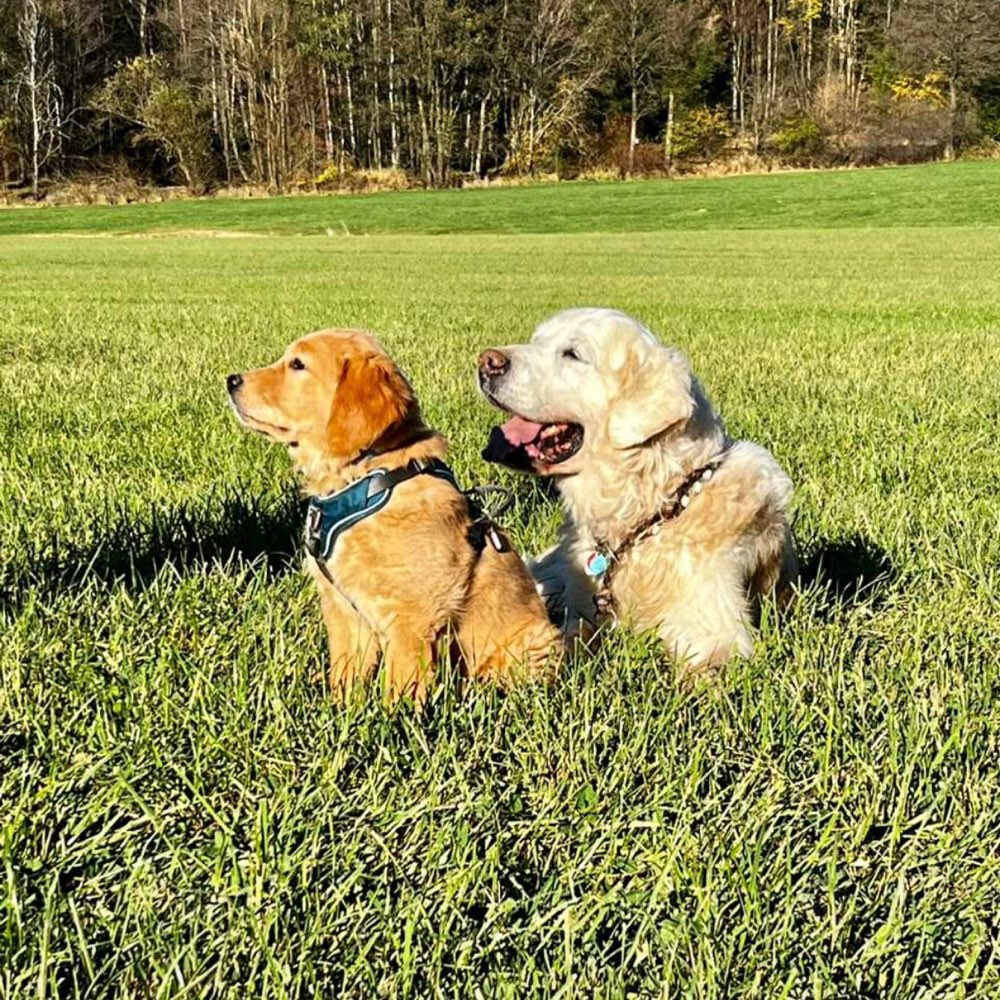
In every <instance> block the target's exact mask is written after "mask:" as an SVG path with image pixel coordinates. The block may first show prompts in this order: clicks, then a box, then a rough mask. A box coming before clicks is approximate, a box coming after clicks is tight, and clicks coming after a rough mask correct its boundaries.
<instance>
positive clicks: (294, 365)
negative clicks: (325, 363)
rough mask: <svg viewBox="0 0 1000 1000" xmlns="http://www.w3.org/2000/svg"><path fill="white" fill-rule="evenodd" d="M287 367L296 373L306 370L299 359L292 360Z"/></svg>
mask: <svg viewBox="0 0 1000 1000" xmlns="http://www.w3.org/2000/svg"><path fill="white" fill-rule="evenodd" d="M288 367H289V368H291V369H292V370H293V371H297V372H304V371H305V370H306V366H305V364H303V362H302V359H301V358H292V360H291V361H289V362H288Z"/></svg>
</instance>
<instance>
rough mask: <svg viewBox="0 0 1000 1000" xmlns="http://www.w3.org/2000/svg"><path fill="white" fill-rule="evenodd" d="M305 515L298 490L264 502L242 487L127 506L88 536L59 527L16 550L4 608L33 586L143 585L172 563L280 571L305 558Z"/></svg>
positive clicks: (49, 592) (46, 590)
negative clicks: (210, 496) (78, 537)
mask: <svg viewBox="0 0 1000 1000" xmlns="http://www.w3.org/2000/svg"><path fill="white" fill-rule="evenodd" d="M304 516H305V515H304V509H303V503H302V501H301V500H300V498H299V497H298V496H294V495H292V496H286V497H283V498H281V500H280V501H278V502H274V501H270V502H264V501H263V500H262V499H261V498H256V497H253V496H242V495H240V496H228V497H225V498H223V499H222V500H219V501H215V502H211V501H209V502H206V503H203V504H200V505H194V504H191V505H180V506H176V507H168V508H164V507H159V506H156V507H153V508H152V509H151V510H150V511H148V512H146V513H145V514H143V515H142V516H141V517H140V516H138V515H130V514H127V513H123V514H121V515H119V517H118V518H117V520H115V521H114V522H113V523H112V524H111V526H110V527H104V528H103V529H102V530H101V531H100V532H96V531H95V532H87V536H88V540H87V541H86V542H82V543H81V542H77V541H75V540H73V539H72V538H69V539H66V538H64V537H62V536H60V535H59V534H58V532H54V533H53V536H52V538H51V539H50V540H49V541H48V542H47V543H46V544H45V545H44V546H41V547H39V549H38V550H37V551H35V550H33V549H32V547H31V546H30V545H27V544H26V545H25V546H24V548H23V549H22V550H21V551H19V552H17V553H16V554H15V557H14V559H13V560H12V564H9V565H8V568H7V572H6V574H5V578H2V577H0V612H8V611H9V612H16V611H17V610H18V609H19V608H20V607H22V606H23V604H24V601H25V600H26V599H27V597H28V595H29V593H33V594H34V595H35V596H36V597H43V598H49V597H54V596H58V595H59V594H60V593H65V592H66V591H67V590H69V589H71V588H73V587H77V586H84V585H87V584H89V583H92V582H95V581H96V582H97V583H99V584H101V585H103V586H107V587H112V586H122V587H124V588H125V589H126V590H128V591H129V592H139V591H142V590H145V589H146V588H147V587H148V586H149V585H150V584H151V583H152V582H153V580H154V579H155V578H156V577H157V575H158V574H159V573H160V572H161V571H162V570H164V569H165V568H167V567H171V568H172V569H173V570H174V571H175V572H177V573H179V574H182V575H183V574H188V573H191V572H197V571H200V570H204V569H206V568H208V567H211V566H218V565H226V566H236V567H240V566H247V565H250V564H254V565H255V566H256V568H258V569H259V570H262V571H263V572H265V573H267V574H268V575H269V576H271V577H278V576H282V575H283V574H285V573H287V572H289V570H292V569H294V568H296V567H297V566H298V564H299V558H298V549H299V546H300V541H301V536H302V525H303V522H304Z"/></svg>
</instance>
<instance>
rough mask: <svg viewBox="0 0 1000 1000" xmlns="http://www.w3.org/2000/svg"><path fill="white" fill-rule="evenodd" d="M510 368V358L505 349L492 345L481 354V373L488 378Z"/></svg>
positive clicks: (501, 373) (494, 376)
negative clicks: (500, 349) (497, 348)
mask: <svg viewBox="0 0 1000 1000" xmlns="http://www.w3.org/2000/svg"><path fill="white" fill-rule="evenodd" d="M508 368H510V358H508V357H507V355H506V354H504V352H503V351H498V350H496V348H493V347H491V348H490V349H489V350H488V351H483V353H482V354H480V355H479V374H480V375H483V376H486V377H487V378H496V377H497V376H498V375H503V373H504V372H505V371H507V369H508Z"/></svg>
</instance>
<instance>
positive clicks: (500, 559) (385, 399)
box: [226, 330, 561, 704]
mask: <svg viewBox="0 0 1000 1000" xmlns="http://www.w3.org/2000/svg"><path fill="white" fill-rule="evenodd" d="M226 382H227V388H228V390H229V397H230V401H231V402H232V405H233V408H234V409H235V411H236V414H237V416H238V417H239V420H240V421H241V422H242V423H243V424H244V425H245V426H246V427H249V428H251V429H253V430H256V431H260V432H261V433H263V434H265V435H266V436H267V437H268V438H270V439H272V440H274V441H277V442H280V443H281V444H284V445H286V446H287V448H288V452H289V455H290V457H291V459H292V463H293V464H294V466H295V468H296V469H297V471H298V472H299V473H300V475H301V477H302V480H303V482H304V485H305V490H306V493H307V494H308V496H309V498H310V504H309V518H308V522H307V530H306V543H307V545H306V547H307V550H308V552H309V555H308V556H307V565H308V569H309V572H310V574H311V575H312V577H313V579H314V580H315V581H316V585H317V586H318V588H319V593H320V600H321V603H322V609H323V618H324V620H325V623H326V628H327V632H328V634H329V646H330V671H329V679H330V686H331V688H332V690H333V692H334V693H335V694H336V695H339V696H343V695H345V694H346V693H347V692H348V691H349V689H350V688H351V687H352V686H353V685H354V684H355V683H356V682H364V681H365V680H367V679H368V678H369V677H370V676H371V675H372V674H373V673H374V672H375V669H376V667H377V665H378V660H379V657H380V656H381V658H382V660H383V661H384V667H385V693H386V696H387V698H388V699H389V700H390V701H395V700H396V699H398V698H400V697H401V696H407V697H411V698H413V699H414V700H415V701H416V702H417V703H418V704H422V703H423V701H424V700H425V698H426V695H427V690H428V686H429V684H430V683H431V681H432V679H433V669H434V665H435V663H436V662H438V658H439V657H440V656H443V655H448V654H450V652H451V651H452V649H453V647H454V648H455V651H456V652H457V654H458V655H457V659H458V660H459V666H460V667H461V668H462V669H463V670H464V671H465V672H466V674H467V675H468V676H471V677H474V678H483V679H491V680H494V681H497V682H499V683H503V684H509V683H511V682H512V681H513V680H515V679H517V678H518V677H520V676H522V674H523V675H524V676H531V675H540V674H545V675H547V673H548V671H549V668H550V667H551V666H552V665H553V663H554V660H553V655H552V654H553V653H554V651H555V650H556V648H557V647H559V646H561V643H560V641H559V633H558V630H556V629H555V628H554V627H553V626H552V625H551V624H550V622H549V620H548V617H547V615H546V613H545V608H544V606H543V604H542V601H541V598H540V597H539V596H538V594H537V593H536V590H535V586H534V583H533V581H532V579H531V576H530V575H529V573H528V571H527V569H526V568H525V565H524V563H523V562H522V560H521V559H520V557H519V556H518V554H517V553H516V552H515V551H513V550H512V548H511V546H510V544H509V543H508V542H507V540H506V538H505V537H504V536H503V535H502V534H501V533H500V532H499V531H498V530H497V529H496V528H495V527H494V526H493V525H492V524H491V523H490V522H489V521H487V520H486V518H485V517H483V516H482V514H481V512H480V511H479V509H478V508H477V506H476V505H475V504H474V503H472V502H471V501H470V500H469V499H468V498H467V496H466V495H465V494H464V493H463V492H461V490H460V489H459V488H458V487H457V486H456V484H455V481H454V478H453V477H452V475H451V472H450V470H448V467H447V466H446V465H444V463H443V462H442V458H443V456H444V454H445V451H446V449H447V442H446V441H445V439H444V438H443V437H442V436H441V435H440V434H438V433H437V432H436V431H434V430H432V429H430V428H429V427H427V425H426V424H425V423H424V421H423V418H422V417H421V413H420V407H419V405H418V403H417V400H416V398H415V397H414V394H413V390H412V388H411V387H410V384H409V383H408V382H407V380H406V378H405V377H404V376H403V375H402V373H401V372H400V371H399V369H398V368H397V367H396V365H395V364H394V363H393V361H392V359H391V358H390V357H389V356H388V355H387V354H386V352H385V351H384V350H383V349H382V347H381V346H380V345H379V344H378V342H377V341H376V340H375V339H374V338H373V337H371V336H370V335H369V334H367V333H362V332H359V331H354V330H321V331H319V332H316V333H312V334H309V335H308V336H306V337H303V338H302V339H301V340H297V341H296V342H295V343H293V344H292V345H291V346H290V347H289V348H288V349H287V350H286V351H285V353H284V354H283V355H282V357H281V358H279V359H278V361H276V362H275V363H274V364H272V365H269V366H268V367H266V368H257V369H255V370H253V371H247V372H243V373H242V374H233V375H229V376H228V378H227V380H226Z"/></svg>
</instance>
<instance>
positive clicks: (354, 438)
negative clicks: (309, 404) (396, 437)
mask: <svg viewBox="0 0 1000 1000" xmlns="http://www.w3.org/2000/svg"><path fill="white" fill-rule="evenodd" d="M415 402H416V400H415V399H414V396H413V390H412V389H411V388H410V385H409V383H408V382H407V381H406V379H405V378H403V376H402V375H401V374H400V372H399V369H398V368H397V367H396V366H395V365H394V364H393V363H392V361H391V360H390V359H389V358H386V357H380V356H379V355H377V354H370V355H368V356H356V357H353V358H348V359H347V360H345V361H344V364H343V367H342V369H341V372H340V382H339V384H338V386H337V391H336V392H335V393H334V396H333V408H332V410H331V412H330V421H329V423H328V425H327V440H328V442H329V447H330V451H331V453H332V454H334V455H354V454H356V453H357V452H360V451H363V450H364V449H365V448H369V447H371V446H372V445H373V444H375V442H376V441H378V440H379V438H381V437H384V436H385V434H386V433H387V432H388V431H390V430H392V428H393V427H395V426H396V425H398V424H401V423H402V422H403V421H404V420H405V419H406V418H407V416H409V414H410V412H411V408H412V407H413V406H414V404H415Z"/></svg>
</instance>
